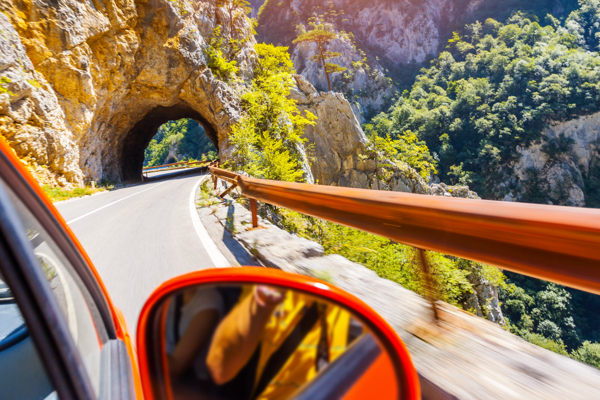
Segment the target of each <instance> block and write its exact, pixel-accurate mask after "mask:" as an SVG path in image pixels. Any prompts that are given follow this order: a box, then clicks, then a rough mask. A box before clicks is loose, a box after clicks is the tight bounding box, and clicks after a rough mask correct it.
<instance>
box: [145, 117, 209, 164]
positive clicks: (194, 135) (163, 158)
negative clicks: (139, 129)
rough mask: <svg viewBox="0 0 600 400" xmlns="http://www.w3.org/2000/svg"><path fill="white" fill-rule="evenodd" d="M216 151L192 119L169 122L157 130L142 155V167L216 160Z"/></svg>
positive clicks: (200, 127) (199, 126) (202, 129)
mask: <svg viewBox="0 0 600 400" xmlns="http://www.w3.org/2000/svg"><path fill="white" fill-rule="evenodd" d="M216 158H217V149H216V147H215V145H214V144H213V142H212V141H211V140H210V139H209V138H208V136H206V133H205V132H204V128H202V126H201V125H200V124H199V123H198V122H196V121H195V120H193V119H180V120H178V121H169V122H167V123H165V124H163V125H161V126H160V128H158V132H156V135H154V137H153V138H152V141H150V144H149V145H148V147H147V148H146V152H145V153H144V166H145V167H152V166H155V165H163V164H171V163H174V162H177V161H193V160H201V159H209V160H212V159H216Z"/></svg>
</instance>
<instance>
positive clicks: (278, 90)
mask: <svg viewBox="0 0 600 400" xmlns="http://www.w3.org/2000/svg"><path fill="white" fill-rule="evenodd" d="M255 49H256V53H257V55H258V60H257V64H256V66H255V69H254V74H255V76H254V79H253V80H252V84H251V86H250V88H249V90H248V91H247V92H246V93H245V94H243V95H242V96H241V106H242V110H243V116H242V118H241V119H240V121H239V122H238V123H237V124H236V125H234V126H233V129H232V132H231V135H230V140H231V143H232V144H233V146H234V151H233V154H232V158H231V160H230V161H229V165H228V167H230V168H232V169H234V170H241V171H244V172H246V173H248V174H249V175H251V176H254V177H259V178H267V179H276V180H283V181H301V180H303V179H304V172H303V171H304V170H303V166H305V164H306V156H305V148H304V142H305V141H306V140H305V139H304V138H303V133H304V127H305V126H307V125H311V124H314V120H315V119H316V117H315V116H314V115H313V114H311V113H310V112H308V111H307V112H304V113H302V112H300V111H299V110H298V107H297V105H296V102H295V101H294V100H292V99H290V98H289V94H290V90H291V88H292V86H293V85H294V82H293V77H292V75H293V73H294V65H293V63H292V61H291V60H290V56H289V53H288V52H287V47H276V46H273V45H267V44H257V45H256V46H255ZM306 167H308V166H306Z"/></svg>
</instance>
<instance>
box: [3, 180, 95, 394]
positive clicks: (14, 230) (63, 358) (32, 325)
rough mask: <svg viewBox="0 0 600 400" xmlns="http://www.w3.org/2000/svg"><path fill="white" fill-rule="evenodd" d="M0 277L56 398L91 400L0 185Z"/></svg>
mask: <svg viewBox="0 0 600 400" xmlns="http://www.w3.org/2000/svg"><path fill="white" fill-rule="evenodd" d="M0 271H2V275H3V277H4V279H5V281H6V283H7V284H8V286H9V287H10V289H11V291H12V293H13V296H14V298H15V301H16V303H17V305H18V306H19V310H20V311H21V314H22V315H23V319H24V320H25V323H26V325H27V329H28V330H29V334H30V335H31V337H32V339H33V341H34V343H35V345H36V349H37V351H38V353H39V356H40V358H41V360H42V364H43V365H44V368H45V369H46V373H47V374H48V377H49V378H50V380H51V382H52V384H53V386H54V389H55V390H56V392H57V394H58V396H59V398H60V399H61V400H70V399H93V398H94V397H93V389H92V385H91V382H90V381H89V377H88V376H87V373H86V371H85V367H84V364H83V361H82V360H81V357H80V356H79V352H78V350H77V347H76V346H75V343H74V341H73V339H72V337H71V333H70V331H69V328H68V326H67V323H66V321H65V319H64V317H63V315H62V313H61V311H60V308H59V305H58V302H57V300H56V298H55V297H54V295H53V294H52V292H51V289H50V287H49V285H48V284H47V282H46V278H45V276H44V274H43V271H42V270H41V268H39V263H38V261H37V258H36V257H35V255H34V253H33V248H32V247H31V244H30V243H29V240H28V239H27V237H26V236H25V232H24V231H23V228H22V226H21V221H20V220H19V219H18V217H17V214H16V211H15V209H14V207H13V206H12V203H11V202H10V200H9V198H8V194H7V193H6V191H5V189H4V185H3V184H2V183H0Z"/></svg>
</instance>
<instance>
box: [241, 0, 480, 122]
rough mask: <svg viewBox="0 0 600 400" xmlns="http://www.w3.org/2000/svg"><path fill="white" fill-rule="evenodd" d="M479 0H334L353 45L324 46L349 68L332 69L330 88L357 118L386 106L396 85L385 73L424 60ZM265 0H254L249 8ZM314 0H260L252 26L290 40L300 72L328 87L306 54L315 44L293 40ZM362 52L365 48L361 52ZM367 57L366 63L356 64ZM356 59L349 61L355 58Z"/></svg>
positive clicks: (271, 37) (272, 39) (265, 37)
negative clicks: (344, 99)
mask: <svg viewBox="0 0 600 400" xmlns="http://www.w3.org/2000/svg"><path fill="white" fill-rule="evenodd" d="M482 2H483V1H482V0H466V1H462V0H425V1H411V0H398V1H392V2H390V1H384V0H374V1H352V0H333V1H331V3H332V8H333V9H334V10H336V11H340V10H343V11H344V15H343V16H342V17H340V18H338V20H337V22H336V29H338V30H344V31H346V32H351V33H352V34H353V35H354V36H355V38H356V40H355V43H356V45H357V47H358V48H355V46H354V45H353V44H352V43H351V42H349V41H348V40H346V39H338V40H335V41H333V42H331V43H330V44H329V46H328V50H329V51H333V52H338V53H341V55H340V56H339V57H336V58H334V59H332V60H331V62H334V63H336V64H338V65H340V66H342V67H346V68H348V70H347V71H346V72H345V73H344V74H343V75H344V76H342V74H339V73H337V74H333V75H332V77H331V78H332V85H333V86H332V90H335V91H338V92H342V93H344V94H346V97H347V98H348V100H350V102H351V103H352V107H353V109H354V111H355V114H356V116H357V118H358V119H359V121H360V122H361V123H362V122H364V121H365V118H370V117H372V116H374V115H376V114H377V113H379V112H382V111H386V110H387V108H388V107H389V106H390V102H391V99H392V97H393V96H394V94H395V93H394V92H395V90H396V88H394V87H393V85H392V83H391V82H390V81H388V80H387V78H386V75H390V74H388V73H387V71H386V70H389V71H392V73H393V74H396V75H397V74H400V73H402V72H403V71H402V69H403V68H405V67H406V66H407V65H410V64H415V63H422V62H425V61H426V60H427V59H428V58H429V57H431V56H435V55H437V54H438V52H439V50H440V45H441V44H442V43H441V42H443V41H444V40H445V39H446V38H447V37H449V36H450V35H451V31H450V29H452V28H451V26H452V25H453V24H456V25H462V22H463V21H465V22H466V19H467V18H468V17H469V16H470V15H471V14H472V13H473V12H474V11H475V10H476V9H477V8H478V6H479V5H480V4H481V3H482ZM263 3H264V1H262V0H253V1H252V6H253V9H256V10H257V9H258V8H259V7H260V6H261V5H262V4H263ZM314 12H319V11H318V10H316V9H315V3H314V2H313V1H309V0H282V1H280V0H278V1H274V0H272V1H270V2H268V3H267V4H265V5H264V7H263V9H262V12H261V14H260V16H259V25H258V27H257V31H258V34H259V39H260V41H264V42H266V43H273V44H277V45H282V46H290V48H291V53H292V60H293V61H294V65H295V67H296V70H297V71H298V73H300V74H302V75H303V76H305V77H306V78H308V80H309V81H310V82H311V83H312V84H314V85H315V86H316V87H317V88H318V89H319V90H327V83H326V78H325V75H324V72H323V68H322V66H320V65H319V64H318V63H315V62H313V61H312V60H311V57H312V56H313V55H315V54H316V52H317V50H316V45H315V44H309V43H300V44H297V45H294V44H293V43H292V41H293V40H294V39H295V38H296V35H297V32H296V29H295V27H296V26H297V25H299V24H306V22H307V18H308V16H312V15H313V13H314ZM363 52H364V53H363ZM365 55H366V57H367V59H368V64H369V68H368V69H367V68H366V67H365V66H364V65H360V64H361V63H362V61H363V58H364V57H365ZM357 62H359V64H354V65H353V63H357Z"/></svg>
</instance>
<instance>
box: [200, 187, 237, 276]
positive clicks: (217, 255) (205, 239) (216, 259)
mask: <svg viewBox="0 0 600 400" xmlns="http://www.w3.org/2000/svg"><path fill="white" fill-rule="evenodd" d="M204 179H205V177H202V178H200V180H199V181H198V183H196V185H194V188H193V189H192V193H190V214H191V216H192V223H193V224H194V228H195V229H196V233H197V234H198V237H199V238H200V241H201V242H202V245H203V246H204V249H205V250H206V252H207V253H208V256H209V257H210V259H211V260H212V262H213V263H214V264H215V267H216V268H225V267H231V263H230V262H229V261H227V259H226V258H225V256H224V255H223V253H221V251H220V250H219V248H218V247H217V245H216V244H215V242H214V241H213V240H212V238H211V237H210V235H209V234H208V231H207V230H206V228H205V227H204V225H202V221H200V216H198V212H197V211H196V204H195V201H194V200H195V197H196V196H195V194H196V190H198V186H200V184H201V183H202V181H204Z"/></svg>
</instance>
